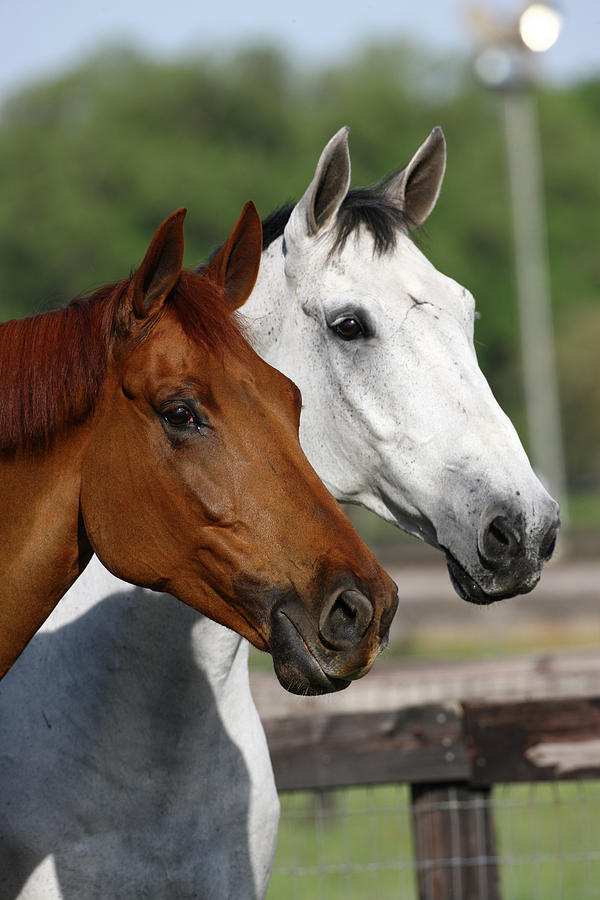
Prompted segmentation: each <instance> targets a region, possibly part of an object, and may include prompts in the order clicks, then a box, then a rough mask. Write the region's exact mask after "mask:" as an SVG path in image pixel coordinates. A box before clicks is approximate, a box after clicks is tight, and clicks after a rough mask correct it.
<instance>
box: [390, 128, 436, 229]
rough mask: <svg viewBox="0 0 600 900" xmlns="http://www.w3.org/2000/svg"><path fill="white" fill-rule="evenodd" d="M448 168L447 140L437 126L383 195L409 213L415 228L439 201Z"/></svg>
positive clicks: (408, 215) (412, 225)
mask: <svg viewBox="0 0 600 900" xmlns="http://www.w3.org/2000/svg"><path fill="white" fill-rule="evenodd" d="M445 171H446V140H445V138H444V132H443V131H442V129H441V128H434V129H433V131H432V132H431V134H430V135H429V137H428V138H427V140H426V141H425V143H423V144H421V146H420V147H419V149H418V150H417V152H416V153H415V155H414V156H413V158H412V159H411V161H410V162H409V164H408V165H407V166H406V168H404V169H402V171H401V172H399V173H398V174H397V175H396V177H395V178H394V179H393V180H392V181H391V182H390V183H389V185H388V186H387V188H386V189H385V191H384V195H385V197H386V198H387V199H388V200H391V201H392V202H393V203H395V204H396V206H399V207H400V208H401V209H402V210H403V211H404V212H405V213H406V215H407V217H408V219H409V221H410V223H411V227H412V228H417V227H418V226H419V225H422V224H423V222H424V221H425V219H426V218H427V216H428V215H429V213H430V212H431V210H432V209H433V207H434V206H435V204H436V201H437V198H438V196H439V193H440V188H441V186H442V181H443V180H444V172H445Z"/></svg>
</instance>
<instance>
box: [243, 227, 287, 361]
mask: <svg viewBox="0 0 600 900" xmlns="http://www.w3.org/2000/svg"><path fill="white" fill-rule="evenodd" d="M285 282H286V275H285V257H284V253H283V237H279V238H276V239H275V240H274V241H273V243H272V244H270V245H269V246H268V247H267V249H266V250H264V251H263V254H262V258H261V262H260V271H259V273H258V278H257V280H256V285H255V287H254V290H253V291H252V293H251V294H250V297H249V299H248V300H247V301H246V303H245V304H244V306H243V307H242V309H241V310H240V313H241V315H242V318H243V321H244V323H245V325H246V327H247V331H248V337H249V338H250V342H251V344H252V346H253V347H254V349H255V350H256V352H257V353H258V354H259V355H260V356H262V357H263V359H265V360H266V361H267V362H268V363H270V364H271V365H275V366H276V365H277V362H276V358H275V357H276V356H277V348H278V346H279V344H280V336H281V331H282V328H283V324H284V320H285V317H286V299H287V295H286V291H285Z"/></svg>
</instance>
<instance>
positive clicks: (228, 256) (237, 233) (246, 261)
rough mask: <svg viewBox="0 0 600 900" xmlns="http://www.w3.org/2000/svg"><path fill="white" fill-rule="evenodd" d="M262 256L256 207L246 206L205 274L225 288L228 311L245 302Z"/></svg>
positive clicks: (260, 230) (247, 204) (259, 225)
mask: <svg viewBox="0 0 600 900" xmlns="http://www.w3.org/2000/svg"><path fill="white" fill-rule="evenodd" d="M261 253H262V225H261V223H260V218H259V215H258V213H257V211H256V207H255V206H254V203H252V202H251V201H249V202H248V203H246V205H245V206H244V209H243V211H242V214H241V216H240V217H239V219H238V221H237V223H236V225H235V226H234V229H233V231H232V232H231V234H230V235H229V237H228V238H227V241H226V242H225V244H224V245H223V246H222V247H221V249H220V250H219V251H218V252H217V253H215V255H214V256H213V258H212V259H211V261H210V262H209V264H208V266H207V268H206V274H207V275H208V277H209V278H211V279H212V280H213V281H215V282H216V283H217V284H218V285H220V286H221V287H222V288H223V296H224V299H225V303H226V305H227V306H228V307H229V309H231V310H234V309H238V307H240V306H241V305H242V304H243V303H245V302H246V300H247V299H248V297H249V296H250V293H251V292H252V288H253V287H254V285H255V283H256V278H257V276H258V269H259V267H260V255H261Z"/></svg>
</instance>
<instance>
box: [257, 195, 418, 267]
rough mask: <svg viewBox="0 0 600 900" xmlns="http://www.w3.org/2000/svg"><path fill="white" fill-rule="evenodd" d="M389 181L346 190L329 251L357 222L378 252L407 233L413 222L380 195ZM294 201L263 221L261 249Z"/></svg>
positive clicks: (274, 236)
mask: <svg viewBox="0 0 600 900" xmlns="http://www.w3.org/2000/svg"><path fill="white" fill-rule="evenodd" d="M387 181H389V179H385V181H384V182H381V183H380V184H377V185H375V186H374V187H367V188H356V189H355V190H351V191H348V193H347V194H346V196H345V198H344V200H343V202H342V205H341V207H340V209H339V212H338V215H337V222H336V225H337V233H336V238H335V244H334V245H333V248H332V253H335V252H336V251H341V250H342V249H343V247H344V244H345V243H346V241H347V240H348V238H349V237H350V235H351V234H352V233H353V232H355V231H356V230H357V229H358V228H359V227H360V226H361V225H365V226H366V228H367V229H368V230H369V231H370V233H371V236H372V238H373V242H374V244H375V248H374V249H375V253H377V254H379V255H381V254H383V253H387V252H388V251H389V250H393V249H394V247H395V246H396V235H397V233H398V232H399V231H400V232H402V233H403V234H407V233H408V232H409V231H411V230H412V228H413V227H414V226H413V223H412V222H411V221H410V218H409V217H408V216H407V215H406V213H405V212H404V211H403V210H402V209H400V208H399V207H397V206H396V205H395V204H394V203H393V202H392V201H391V200H388V199H387V198H386V196H385V194H383V193H382V192H381V191H382V188H383V187H384V186H385V184H386V183H387ZM294 205H295V204H294V203H290V204H287V205H286V206H281V207H279V209H276V210H275V211H274V212H272V213H271V215H270V216H267V218H266V219H264V220H263V223H262V227H263V250H266V249H267V247H269V246H270V245H271V244H272V243H273V241H275V240H277V238H279V237H281V235H282V234H283V232H284V229H285V226H286V225H287V223H288V221H289V218H290V216H291V214H292V210H293V208H294Z"/></svg>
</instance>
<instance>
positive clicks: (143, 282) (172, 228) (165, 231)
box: [127, 209, 187, 319]
mask: <svg viewBox="0 0 600 900" xmlns="http://www.w3.org/2000/svg"><path fill="white" fill-rule="evenodd" d="M186 212H187V210H186V209H178V210H177V211H176V212H174V213H172V214H171V215H170V216H169V218H168V219H165V221H164V222H163V223H162V225H160V226H159V227H158V228H157V230H156V233H155V235H154V237H153V238H152V243H151V244H150V246H149V248H148V251H147V253H146V255H145V257H144V259H143V261H142V264H141V266H140V267H139V269H138V270H137V272H136V273H135V275H134V276H133V278H132V280H131V284H130V286H129V291H128V295H127V296H128V301H129V304H130V310H131V314H132V315H133V316H134V318H136V319H145V318H147V317H148V316H152V315H154V313H156V312H158V310H159V309H160V308H161V307H162V305H163V303H164V301H165V300H166V298H167V297H168V295H169V294H170V293H171V291H172V290H173V288H174V287H175V284H176V282H177V279H178V278H179V275H180V273H181V266H182V265H183V220H184V218H185V214H186Z"/></svg>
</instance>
